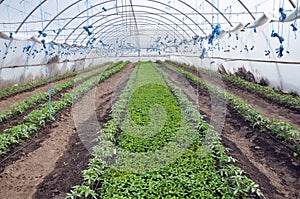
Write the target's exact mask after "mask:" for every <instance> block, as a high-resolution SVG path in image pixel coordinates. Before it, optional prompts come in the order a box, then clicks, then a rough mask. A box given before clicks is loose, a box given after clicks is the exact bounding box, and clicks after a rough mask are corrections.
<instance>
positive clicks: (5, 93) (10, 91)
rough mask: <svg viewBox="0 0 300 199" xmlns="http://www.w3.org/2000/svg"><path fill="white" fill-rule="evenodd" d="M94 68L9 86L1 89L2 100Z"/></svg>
mask: <svg viewBox="0 0 300 199" xmlns="http://www.w3.org/2000/svg"><path fill="white" fill-rule="evenodd" d="M107 64H108V63H104V64H102V65H107ZM96 67H98V66H96ZM94 69H95V67H90V68H87V69H85V70H83V71H74V72H68V73H64V74H61V75H58V76H56V77H52V78H51V79H50V78H40V79H38V80H36V81H32V82H28V83H25V84H21V85H18V86H11V87H7V88H5V89H2V90H0V100H1V99H4V98H7V97H10V96H12V95H14V94H18V93H21V92H24V91H27V90H31V89H34V88H37V87H40V86H43V85H46V84H47V83H51V82H55V81H59V80H62V79H66V78H69V77H74V76H76V75H77V74H79V73H82V72H89V71H91V70H94Z"/></svg>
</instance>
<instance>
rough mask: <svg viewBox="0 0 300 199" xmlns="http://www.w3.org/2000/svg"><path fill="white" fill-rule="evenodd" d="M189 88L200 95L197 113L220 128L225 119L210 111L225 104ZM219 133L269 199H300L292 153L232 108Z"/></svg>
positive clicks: (297, 162) (298, 166)
mask: <svg viewBox="0 0 300 199" xmlns="http://www.w3.org/2000/svg"><path fill="white" fill-rule="evenodd" d="M163 69H164V71H165V72H166V73H167V74H168V75H169V77H170V79H171V80H173V81H174V80H176V79H178V78H179V75H178V73H175V72H174V71H171V70H169V69H167V68H163ZM181 78H183V77H181ZM175 83H176V82H175ZM190 83H191V82H190ZM191 85H192V86H193V88H194V89H195V92H196V91H198V92H199V93H198V96H199V98H198V108H199V111H200V113H201V114H204V115H205V116H206V117H205V119H206V121H207V122H209V123H210V124H212V125H216V124H217V129H220V128H221V126H220V118H222V117H223V116H224V111H220V112H219V113H218V112H217V111H216V112H214V111H213V110H218V109H220V108H221V109H222V108H223V107H224V104H223V103H224V102H223V101H222V100H219V101H218V99H216V98H215V97H214V96H212V95H209V93H207V92H206V91H205V90H201V89H199V88H197V86H195V85H193V84H192V83H191ZM213 114H214V115H213ZM219 132H221V136H222V143H223V144H224V146H226V147H228V148H229V149H230V151H229V155H231V156H232V157H234V158H236V159H237V160H238V162H237V163H236V165H237V166H239V167H240V168H242V169H243V170H245V171H246V173H248V175H249V177H250V178H251V179H252V180H254V181H255V182H256V183H258V184H259V185H260V188H261V190H262V192H263V193H264V194H265V196H266V197H267V198H268V199H287V198H289V199H299V198H300V191H299V187H300V159H299V158H298V159H295V158H293V157H292V153H291V151H289V150H288V149H286V148H285V147H284V146H283V145H281V144H279V143H277V142H276V141H274V140H273V139H272V138H270V137H268V136H267V135H266V134H262V133H260V132H259V131H258V130H257V129H253V128H252V127H251V126H250V125H249V124H247V123H246V122H244V121H243V120H242V119H241V118H240V117H238V115H236V113H235V112H234V111H233V110H231V109H227V111H226V117H225V123H224V125H223V126H222V129H221V131H219Z"/></svg>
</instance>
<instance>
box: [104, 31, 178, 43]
mask: <svg viewBox="0 0 300 199" xmlns="http://www.w3.org/2000/svg"><path fill="white" fill-rule="evenodd" d="M118 30H119V29H116V30H114V32H113V34H112V37H110V38H109V40H108V42H107V43H109V44H112V41H113V39H114V38H115V37H119V38H121V40H123V39H124V38H127V37H130V36H136V35H138V33H133V34H130V35H129V33H128V32H127V34H124V33H123V32H120V31H118ZM120 35H123V36H124V37H120ZM141 35H147V34H141ZM125 36H126V37H125ZM174 38H175V37H174Z"/></svg>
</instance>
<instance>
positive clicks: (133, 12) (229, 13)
mask: <svg viewBox="0 0 300 199" xmlns="http://www.w3.org/2000/svg"><path fill="white" fill-rule="evenodd" d="M280 8H284V13H285V14H286V15H287V19H288V18H289V16H290V15H293V16H294V15H295V10H296V11H298V1H296V0H276V1H275V0H107V1H103V0H101V1H99V0H77V1H76V0H0V10H1V12H0V18H1V20H0V36H1V37H4V38H5V37H10V38H14V39H21V40H22V39H28V38H31V39H36V40H39V39H41V38H44V39H45V40H46V41H47V42H54V43H55V42H56V43H67V44H70V45H74V44H76V45H78V46H80V45H82V46H93V47H95V46H96V47H97V46H109V45H110V44H111V43H114V45H116V44H119V45H125V43H126V45H127V47H132V48H149V47H153V48H154V47H155V45H156V44H157V43H158V42H159V40H160V39H161V38H163V39H164V41H165V42H169V43H174V44H175V43H176V42H177V43H179V42H185V41H187V40H192V39H198V38H203V37H207V36H209V35H210V34H212V30H213V28H214V27H215V26H216V24H219V28H220V29H221V30H222V31H223V32H230V31H234V30H236V29H240V28H255V27H256V26H260V25H263V23H265V22H266V20H267V19H268V20H273V21H276V20H278V19H280V12H279V9H280ZM296 15H297V16H298V12H296ZM290 18H291V19H294V18H295V17H290Z"/></svg>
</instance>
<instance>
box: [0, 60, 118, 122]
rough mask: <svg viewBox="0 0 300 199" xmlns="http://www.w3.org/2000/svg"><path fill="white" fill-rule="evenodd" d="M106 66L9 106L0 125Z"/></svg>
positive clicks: (2, 116)
mask: <svg viewBox="0 0 300 199" xmlns="http://www.w3.org/2000/svg"><path fill="white" fill-rule="evenodd" d="M118 64H120V62H117V63H113V64H112V67H114V66H116V65H118ZM106 66H108V65H104V64H102V65H99V66H98V67H92V69H93V70H91V69H90V68H89V72H86V71H85V73H84V74H82V75H80V76H78V77H77V78H75V79H74V78H71V79H70V80H69V81H67V82H64V83H61V84H59V85H56V86H55V87H53V88H51V90H50V91H47V92H43V93H38V94H35V95H33V96H31V97H28V98H27V99H25V100H23V101H21V102H18V103H15V104H13V105H11V106H10V108H9V109H7V110H3V111H2V112H1V113H0V123H1V122H3V121H6V120H8V119H10V118H12V117H13V116H16V115H18V114H22V113H24V112H25V111H28V110H30V109H32V108H34V107H36V106H37V105H39V104H41V103H44V102H46V101H47V100H48V99H49V97H50V96H54V95H57V94H58V93H60V92H63V91H64V90H67V89H69V88H72V86H74V85H76V84H79V83H81V82H82V81H84V80H86V79H88V78H91V77H93V76H95V75H98V74H100V73H102V72H103V70H104V69H105V67H106Z"/></svg>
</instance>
